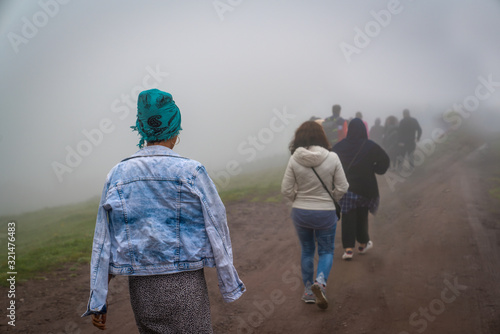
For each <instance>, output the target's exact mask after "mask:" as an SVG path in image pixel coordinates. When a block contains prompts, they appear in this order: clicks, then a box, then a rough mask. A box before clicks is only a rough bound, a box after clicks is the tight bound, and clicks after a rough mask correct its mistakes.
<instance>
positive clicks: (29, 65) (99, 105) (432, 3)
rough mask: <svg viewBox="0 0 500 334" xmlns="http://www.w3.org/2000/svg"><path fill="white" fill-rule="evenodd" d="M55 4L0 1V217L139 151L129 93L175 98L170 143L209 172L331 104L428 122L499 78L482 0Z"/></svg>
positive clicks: (274, 140) (494, 9)
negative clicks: (177, 121) (175, 125)
mask: <svg viewBox="0 0 500 334" xmlns="http://www.w3.org/2000/svg"><path fill="white" fill-rule="evenodd" d="M60 2H61V3H60ZM60 2H58V1H56V0H41V1H15V0H7V1H6V0H3V1H1V2H0V32H1V34H0V35H1V39H0V103H1V105H0V106H1V109H0V112H1V118H2V121H1V122H0V153H1V162H0V168H1V174H0V189H1V195H0V216H1V215H6V214H12V213H17V212H21V211H26V210H33V209H38V208H42V207H45V206H54V205H58V204H64V203H70V202H75V201H79V200H84V199H87V198H89V197H91V196H95V195H99V194H100V192H101V189H102V186H103V184H104V180H105V177H106V174H107V173H108V171H109V169H110V168H111V167H112V166H113V165H115V164H116V163H117V162H118V161H120V160H121V159H123V158H125V157H127V156H129V155H130V154H132V153H134V152H135V151H136V150H137V149H138V148H137V146H136V145H137V143H138V140H139V139H138V137H137V135H136V134H135V133H133V132H132V131H131V130H130V128H129V127H130V126H131V125H134V124H135V114H136V107H135V102H136V97H137V94H138V92H140V90H141V89H149V88H153V87H157V88H159V89H161V90H164V91H168V92H170V93H171V94H172V95H173V97H174V100H175V101H176V103H177V105H178V106H179V108H180V110H181V113H182V127H183V131H182V132H181V135H180V136H181V143H180V145H179V146H177V147H176V148H175V150H176V151H177V152H179V153H180V154H182V155H185V156H187V157H189V158H192V159H195V160H198V161H200V162H202V163H203V164H204V165H205V166H206V167H207V169H208V170H209V171H211V172H212V173H217V172H218V171H221V170H222V171H224V170H227V169H228V167H227V164H228V163H229V164H230V166H232V167H230V168H234V164H235V163H237V164H238V166H239V170H240V171H242V172H244V170H245V167H244V164H245V163H246V162H255V161H258V160H259V159H262V158H265V157H268V156H271V155H273V154H286V153H287V145H288V142H289V140H290V139H291V137H292V134H293V132H294V130H295V129H296V127H297V126H298V125H300V123H302V122H303V121H305V120H307V119H309V117H310V116H313V115H315V116H319V117H327V116H329V115H330V114H331V106H332V105H333V104H336V103H338V104H341V105H342V108H343V109H342V115H343V116H344V117H346V118H349V117H353V116H354V113H355V112H356V111H361V112H362V113H363V114H364V117H365V119H366V120H367V121H368V123H369V124H373V121H374V119H375V118H376V117H382V119H385V117H386V116H388V115H391V114H393V115H396V116H398V117H400V116H401V111H402V110H403V109H404V108H409V109H410V110H411V112H412V115H414V116H415V117H417V118H419V119H420V120H421V121H422V123H424V124H426V123H425V119H426V117H427V118H429V117H430V116H429V115H430V113H431V112H432V113H438V114H439V113H442V112H444V111H445V109H446V108H449V107H451V106H452V105H453V103H459V102H462V101H463V100H464V98H465V97H467V96H469V95H471V94H474V92H475V89H476V87H477V85H478V77H479V76H482V77H484V78H488V76H491V77H492V79H493V81H495V82H500V62H499V61H498V60H499V59H500V40H499V36H500V19H499V17H500V3H499V2H498V1H494V0H475V1H470V0H427V1H424V0H420V1H418V0H414V1H410V0H401V1H399V2H397V1H393V0H390V1H374V0H370V1H368V0H367V1H345V0H343V1H332V0H322V1H309V0H308V1H305V0H304V1H298V0H274V1H273V0H241V1H238V0H231V1H230V0H221V1H194V0H191V1H185V0H166V1H148V0H142V1H124V0H120V1H118V0H115V1H111V0H108V1H97V0H94V1H68V0H65V1H62V0H60ZM387 13H389V14H390V16H387V15H385V14H387ZM377 19H378V21H377ZM366 29H368V31H367V30H366ZM369 29H371V30H369ZM360 32H361V33H360ZM347 45H348V46H347ZM346 48H347V50H350V51H349V52H347V53H346ZM353 50H355V52H354V51H353ZM481 107H484V108H490V109H491V110H495V111H498V110H499V109H500V88H498V91H495V92H494V93H493V94H492V95H491V97H489V98H488V99H486V100H485V101H481ZM427 130H428V129H427ZM252 138H253V139H252ZM70 152H76V153H77V154H78V152H80V153H81V154H79V158H75V157H74V156H73V155H74V154H72V153H70ZM68 156H70V157H68ZM68 159H69V160H68ZM68 161H69V163H68ZM70 165H71V166H70ZM55 166H56V167H57V168H59V169H58V171H59V172H56V171H55V168H56V167H55Z"/></svg>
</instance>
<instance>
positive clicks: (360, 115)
mask: <svg viewBox="0 0 500 334" xmlns="http://www.w3.org/2000/svg"><path fill="white" fill-rule="evenodd" d="M355 118H359V119H360V120H362V121H363V124H364V125H365V128H366V136H367V137H368V138H369V137H370V131H369V128H368V123H367V122H366V121H365V120H363V113H362V112H361V111H357V112H356V117H355ZM347 131H349V128H347Z"/></svg>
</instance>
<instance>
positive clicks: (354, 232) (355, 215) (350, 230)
mask: <svg viewBox="0 0 500 334" xmlns="http://www.w3.org/2000/svg"><path fill="white" fill-rule="evenodd" d="M356 240H357V241H358V242H359V243H360V244H366V243H367V242H368V241H370V236H369V235H368V208H355V209H352V210H351V211H349V212H348V213H344V214H342V246H343V247H344V249H345V248H354V246H355V245H356Z"/></svg>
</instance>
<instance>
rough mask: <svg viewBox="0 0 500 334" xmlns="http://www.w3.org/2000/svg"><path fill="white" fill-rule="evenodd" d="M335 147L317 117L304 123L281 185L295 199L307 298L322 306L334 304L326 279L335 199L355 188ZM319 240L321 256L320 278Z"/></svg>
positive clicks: (295, 219)
mask: <svg viewBox="0 0 500 334" xmlns="http://www.w3.org/2000/svg"><path fill="white" fill-rule="evenodd" d="M329 149H330V144H329V143H328V140H327V138H326V134H325V132H324V130H323V127H322V126H321V125H319V124H318V123H316V122H314V121H308V122H305V123H303V124H302V125H301V126H300V127H299V128H298V129H297V131H296V132H295V137H294V139H293V141H292V143H291V144H290V152H291V153H292V156H291V157H290V160H289V162H288V166H287V168H286V171H285V175H284V177H283V182H282V184H281V192H282V194H283V195H284V197H285V198H287V199H288V200H290V201H292V202H293V204H292V220H293V223H294V225H295V229H296V230H297V235H298V237H299V241H300V245H301V248H302V256H301V269H302V280H303V283H304V286H305V291H304V294H303V295H302V300H303V301H304V302H306V303H316V305H317V306H318V307H319V308H321V309H326V308H327V307H328V300H327V298H326V283H327V280H328V276H329V274H330V270H331V268H332V264H333V251H334V248H335V247H334V246H335V245H334V241H335V230H336V226H337V215H336V209H335V205H334V202H333V200H332V197H333V198H334V199H335V200H336V201H339V200H340V198H341V197H342V195H343V194H344V193H345V192H346V191H347V189H348V187H349V184H348V183H347V179H346V177H345V175H344V170H343V169H342V164H341V162H340V159H339V157H338V156H337V154H335V153H333V152H330V151H329ZM313 168H314V169H313ZM315 172H316V173H317V175H315ZM320 179H321V181H322V182H323V183H324V185H325V187H327V188H328V192H330V194H329V193H328V192H327V190H326V189H325V188H324V187H323V185H322V182H321V181H320ZM331 196H332V197H331ZM316 242H317V244H318V255H319V259H318V266H317V273H316V276H314V254H315V252H316Z"/></svg>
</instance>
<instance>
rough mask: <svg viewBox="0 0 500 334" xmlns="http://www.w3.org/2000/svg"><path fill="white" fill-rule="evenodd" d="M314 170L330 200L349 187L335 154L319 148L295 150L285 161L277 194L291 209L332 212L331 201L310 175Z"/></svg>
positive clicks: (339, 197)
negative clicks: (279, 194)
mask: <svg viewBox="0 0 500 334" xmlns="http://www.w3.org/2000/svg"><path fill="white" fill-rule="evenodd" d="M311 167H314V169H315V170H316V172H317V173H318V175H319V176H320V177H321V179H322V180H323V182H324V183H325V185H326V186H327V187H328V189H329V191H332V190H333V191H332V194H333V198H335V200H336V201H339V200H340V199H341V198H342V196H343V195H344V194H345V193H346V192H347V189H348V188H349V184H348V183H347V179H346V177H345V174H344V169H343V168H342V163H341V162H340V159H339V157H338V156H337V154H336V153H334V152H330V151H328V150H327V149H325V148H323V147H320V146H311V147H309V148H307V149H306V148H304V147H299V148H297V149H296V150H295V152H294V153H293V155H292V156H291V157H290V160H289V161H288V166H287V167H286V171H285V176H284V177H283V182H282V183H281V193H282V194H283V196H284V197H285V198H287V199H288V200H290V201H292V202H293V204H292V207H294V208H298V209H306V210H335V205H334V204H333V201H332V199H331V197H330V195H328V193H327V192H326V190H325V188H323V186H322V184H321V182H320V181H319V179H318V178H317V177H316V175H315V174H314V171H313V170H312V168H311Z"/></svg>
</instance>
